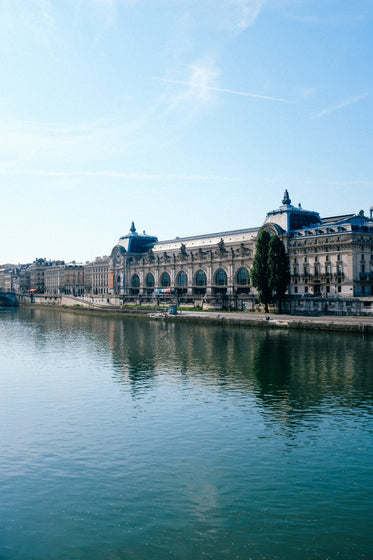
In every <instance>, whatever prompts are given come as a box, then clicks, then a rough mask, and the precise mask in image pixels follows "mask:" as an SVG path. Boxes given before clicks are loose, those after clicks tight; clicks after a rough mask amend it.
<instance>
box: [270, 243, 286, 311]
mask: <svg viewBox="0 0 373 560" xmlns="http://www.w3.org/2000/svg"><path fill="white" fill-rule="evenodd" d="M268 268H269V270H270V277H269V285H270V287H271V290H272V291H273V292H275V294H276V299H277V301H278V308H279V312H280V313H281V307H282V301H283V299H284V295H285V292H286V290H287V288H288V285H289V283H290V265H289V257H288V255H287V253H286V249H285V245H284V244H283V242H282V240H281V239H280V238H279V236H278V235H274V236H273V237H271V239H270V241H269V250H268Z"/></svg>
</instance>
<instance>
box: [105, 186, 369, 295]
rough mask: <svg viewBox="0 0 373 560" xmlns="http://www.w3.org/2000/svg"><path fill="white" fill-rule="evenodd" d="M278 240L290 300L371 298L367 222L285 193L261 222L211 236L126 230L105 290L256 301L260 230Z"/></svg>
mask: <svg viewBox="0 0 373 560" xmlns="http://www.w3.org/2000/svg"><path fill="white" fill-rule="evenodd" d="M262 228H264V229H266V230H268V231H269V232H270V233H271V234H277V235H279V236H280V237H281V238H282V240H283V242H284V244H285V246H286V248H287V251H288V255H289V258H290V263H291V282H290V285H289V290H288V293H289V295H294V296H298V297H299V296H311V295H312V296H323V297H344V298H351V297H364V296H372V295H373V220H372V209H371V211H370V217H367V216H365V215H364V212H363V211H360V212H359V213H358V214H356V215H355V214H348V215H344V216H334V217H331V218H323V219H322V218H321V217H320V215H319V214H318V213H317V212H315V211H309V210H304V209H303V208H302V207H301V205H298V206H293V205H292V204H291V200H290V197H289V194H288V192H287V191H285V193H284V197H283V200H282V204H281V205H280V207H279V208H278V209H276V210H273V211H271V212H269V213H268V214H267V217H266V219H265V221H264V224H263V225H262V226H261V228H260V227H257V228H248V229H241V230H235V231H228V232H220V233H216V234H210V235H208V234H206V235H200V236H193V237H185V238H180V239H179V238H176V239H173V240H168V241H158V240H157V238H155V237H151V236H148V235H146V234H145V233H144V234H139V233H137V231H136V229H135V226H134V224H133V223H132V226H131V229H130V231H129V233H128V234H127V235H125V236H123V237H121V238H120V239H119V241H118V243H117V244H116V245H115V246H114V248H113V250H112V252H111V255H110V258H109V261H108V293H109V294H111V295H112V296H122V297H123V296H124V298H125V299H134V298H135V299H136V298H140V299H142V300H144V299H149V298H151V297H153V298H154V296H157V295H162V294H164V293H167V292H169V293H171V294H176V295H177V296H178V297H179V298H183V299H189V300H196V299H202V300H204V301H206V302H210V303H212V304H214V302H217V301H219V300H220V301H221V300H223V299H224V298H226V299H228V300H229V301H231V302H232V301H233V302H236V305H237V302H238V303H239V302H240V301H244V300H245V301H246V300H248V299H250V297H254V296H255V294H256V292H255V289H253V287H252V286H251V282H250V270H251V268H252V264H253V258H254V253H255V242H256V238H257V235H258V232H259V231H260V229H262Z"/></svg>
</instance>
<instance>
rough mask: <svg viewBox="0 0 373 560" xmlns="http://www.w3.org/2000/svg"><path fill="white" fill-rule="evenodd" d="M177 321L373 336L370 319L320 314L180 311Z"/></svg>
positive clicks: (372, 321)
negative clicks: (359, 333)
mask: <svg viewBox="0 0 373 560" xmlns="http://www.w3.org/2000/svg"><path fill="white" fill-rule="evenodd" d="M176 317H177V318H178V319H186V320H188V319H189V320H195V321H196V320H197V321H201V322H203V321H207V322H213V323H223V324H224V323H226V324H235V325H243V326H244V325H246V326H249V325H253V326H260V327H267V328H293V329H313V330H328V331H347V332H364V333H373V317H364V316H358V317H357V316H347V315H344V316H336V315H333V316H331V315H323V316H318V317H311V316H299V315H277V314H276V315H271V314H269V315H268V314H267V315H263V314H262V313H247V312H245V313H240V312H229V311H228V312H219V311H181V312H178V315H177V316H176Z"/></svg>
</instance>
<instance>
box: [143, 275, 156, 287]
mask: <svg viewBox="0 0 373 560" xmlns="http://www.w3.org/2000/svg"><path fill="white" fill-rule="evenodd" d="M145 284H146V287H147V288H154V276H153V274H152V273H151V272H149V274H148V275H147V277H146V280H145Z"/></svg>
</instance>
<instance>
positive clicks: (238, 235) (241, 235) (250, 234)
mask: <svg viewBox="0 0 373 560" xmlns="http://www.w3.org/2000/svg"><path fill="white" fill-rule="evenodd" d="M258 231H259V228H258V227H256V228H244V229H235V230H232V231H220V232H217V233H205V234H202V235H192V236H188V237H176V238H175V239H167V240H165V241H158V242H157V243H156V244H155V245H154V248H153V250H154V251H155V252H156V251H165V250H169V251H170V250H178V249H180V245H181V244H183V245H185V247H186V248H189V247H193V248H195V247H207V246H212V245H216V244H217V243H218V242H219V241H220V240H221V239H223V241H224V243H227V244H228V243H235V242H236V243H238V242H241V243H243V242H245V241H249V240H252V239H253V238H255V237H256V235H257V233H258Z"/></svg>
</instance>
